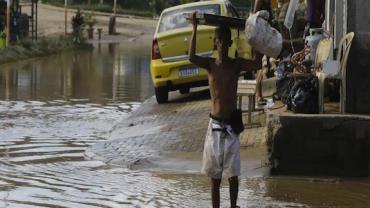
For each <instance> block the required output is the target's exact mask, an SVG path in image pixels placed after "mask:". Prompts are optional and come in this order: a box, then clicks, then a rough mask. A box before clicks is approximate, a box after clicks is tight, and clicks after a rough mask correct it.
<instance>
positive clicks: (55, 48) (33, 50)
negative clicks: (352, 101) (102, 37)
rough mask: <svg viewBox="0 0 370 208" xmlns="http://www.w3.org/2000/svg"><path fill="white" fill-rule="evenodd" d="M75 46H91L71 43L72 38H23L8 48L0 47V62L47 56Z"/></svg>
mask: <svg viewBox="0 0 370 208" xmlns="http://www.w3.org/2000/svg"><path fill="white" fill-rule="evenodd" d="M77 48H81V49H82V48H86V49H91V48H92V46H91V45H89V44H87V43H83V44H79V45H76V44H74V43H73V41H72V38H64V37H47V38H40V39H39V40H38V41H32V40H30V39H24V40H22V41H19V42H18V43H17V44H15V45H12V46H10V47H8V48H4V49H0V64H5V63H9V62H14V61H19V60H24V59H29V58H34V57H41V56H48V55H51V54H56V53H59V52H61V51H66V50H72V49H77Z"/></svg>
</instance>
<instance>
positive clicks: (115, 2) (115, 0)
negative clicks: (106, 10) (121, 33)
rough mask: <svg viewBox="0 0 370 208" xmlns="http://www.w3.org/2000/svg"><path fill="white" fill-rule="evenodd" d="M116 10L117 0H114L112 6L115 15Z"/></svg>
mask: <svg viewBox="0 0 370 208" xmlns="http://www.w3.org/2000/svg"><path fill="white" fill-rule="evenodd" d="M116 11H117V0H114V7H113V14H114V16H116Z"/></svg>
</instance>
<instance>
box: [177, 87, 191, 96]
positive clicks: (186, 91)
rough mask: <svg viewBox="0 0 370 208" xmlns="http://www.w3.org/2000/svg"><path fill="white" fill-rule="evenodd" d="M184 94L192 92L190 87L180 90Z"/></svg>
mask: <svg viewBox="0 0 370 208" xmlns="http://www.w3.org/2000/svg"><path fill="white" fill-rule="evenodd" d="M179 91H180V93H181V94H182V95H184V94H188V93H189V92H190V88H182V89H180V90H179Z"/></svg>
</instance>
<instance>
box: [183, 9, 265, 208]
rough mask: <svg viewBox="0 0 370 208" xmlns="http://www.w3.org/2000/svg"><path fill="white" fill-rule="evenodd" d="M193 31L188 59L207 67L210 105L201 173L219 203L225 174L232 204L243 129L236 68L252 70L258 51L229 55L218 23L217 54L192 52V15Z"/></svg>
mask: <svg viewBox="0 0 370 208" xmlns="http://www.w3.org/2000/svg"><path fill="white" fill-rule="evenodd" d="M192 24H193V34H192V38H191V42H190V46H189V47H190V49H189V59H190V61H191V62H192V63H193V64H195V65H197V66H199V67H201V68H204V69H206V70H207V71H208V80H209V88H210V93H211V101H212V108H211V114H210V117H211V118H210V122H209V126H208V131H207V137H206V141H205V144H204V152H203V166H202V173H204V174H206V175H207V176H209V177H210V178H211V183H212V205H213V207H214V208H218V207H220V184H221V178H222V174H223V173H224V174H225V175H227V176H228V177H229V186H230V187H229V188H230V189H229V190H230V203H231V207H232V208H235V207H237V206H236V202H237V198H238V191H239V181H238V176H239V175H240V143H239V134H240V133H241V131H242V130H243V123H242V118H241V111H237V109H236V106H237V104H236V99H237V95H236V91H237V86H238V79H239V74H240V71H242V70H245V71H252V70H257V69H260V68H261V58H262V55H258V57H256V58H255V60H256V61H253V60H245V59H241V58H236V59H232V58H230V57H229V56H228V49H229V47H230V46H231V44H232V40H231V33H230V29H229V28H228V27H218V28H217V29H216V34H215V45H216V47H217V51H218V55H219V58H218V59H215V58H211V57H207V58H206V57H200V56H197V55H196V37H197V25H198V23H197V20H196V13H193V16H192Z"/></svg>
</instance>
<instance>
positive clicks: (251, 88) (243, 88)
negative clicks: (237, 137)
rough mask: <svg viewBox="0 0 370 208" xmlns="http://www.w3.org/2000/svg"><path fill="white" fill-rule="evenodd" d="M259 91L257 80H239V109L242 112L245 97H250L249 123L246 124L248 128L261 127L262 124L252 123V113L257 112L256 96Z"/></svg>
mask: <svg viewBox="0 0 370 208" xmlns="http://www.w3.org/2000/svg"><path fill="white" fill-rule="evenodd" d="M256 89H257V81H256V80H238V90H237V96H238V101H239V102H238V103H239V104H238V108H239V109H240V110H242V103H243V97H244V96H246V97H248V122H247V124H245V127H246V128H251V127H260V126H261V124H260V123H252V112H253V111H255V110H256V109H255V96H256Z"/></svg>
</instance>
